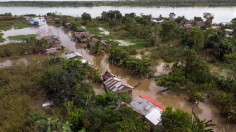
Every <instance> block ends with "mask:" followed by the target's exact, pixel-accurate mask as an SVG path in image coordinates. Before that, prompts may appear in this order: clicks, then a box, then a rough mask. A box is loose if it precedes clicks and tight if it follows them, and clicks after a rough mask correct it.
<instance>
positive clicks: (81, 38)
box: [72, 32, 91, 43]
mask: <svg viewBox="0 0 236 132" xmlns="http://www.w3.org/2000/svg"><path fill="white" fill-rule="evenodd" d="M90 36H91V35H90V33H89V32H74V33H73V34H72V37H73V41H75V42H77V43H84V42H86V41H88V40H89V39H90Z"/></svg>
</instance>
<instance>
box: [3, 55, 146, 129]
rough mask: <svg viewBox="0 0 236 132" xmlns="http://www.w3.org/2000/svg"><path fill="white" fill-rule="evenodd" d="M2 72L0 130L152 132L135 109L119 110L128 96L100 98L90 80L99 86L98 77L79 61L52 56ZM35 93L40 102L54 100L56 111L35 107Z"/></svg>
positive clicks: (95, 72) (4, 69)
mask: <svg viewBox="0 0 236 132" xmlns="http://www.w3.org/2000/svg"><path fill="white" fill-rule="evenodd" d="M0 71H1V72H0V74H1V79H0V80H1V81H0V86H1V89H0V94H1V98H0V104H1V106H2V107H1V109H0V113H1V121H0V130H1V131H14V130H17V131H80V130H86V131H95V130H96V131H133V130H134V131H138V132H139V131H140V132H143V131H149V130H150V127H149V125H148V124H147V123H146V122H145V121H143V119H142V117H141V116H139V115H138V113H136V112H135V111H133V109H131V108H129V107H125V108H119V107H117V104H119V103H120V102H121V101H125V102H127V103H129V102H130V101H131V98H130V97H129V96H128V94H119V95H117V94H115V93H111V92H108V93H106V94H102V95H97V96H96V95H95V92H94V90H93V87H92V85H91V81H89V82H88V80H93V81H95V82H98V81H99V79H98V78H100V76H98V74H97V71H96V70H95V69H94V70H93V68H92V67H90V66H89V65H88V64H82V63H81V62H80V61H79V60H68V61H67V60H63V59H62V58H59V57H52V58H51V59H49V60H47V61H40V62H37V63H31V64H30V65H28V66H25V65H24V66H13V67H10V68H3V69H0ZM44 93H45V94H46V96H44ZM37 95H38V96H40V100H48V99H50V100H53V101H54V107H53V108H51V109H50V110H47V111H44V110H41V109H36V107H35V106H34V105H37V104H34V103H33V102H34V97H35V96H37ZM31 102H32V104H33V105H31ZM35 102H37V101H35ZM40 105H41V104H40ZM116 107H117V108H118V109H115V108H116Z"/></svg>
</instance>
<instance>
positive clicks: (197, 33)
mask: <svg viewBox="0 0 236 132" xmlns="http://www.w3.org/2000/svg"><path fill="white" fill-rule="evenodd" d="M181 41H182V44H183V45H186V46H188V47H189V48H194V49H196V50H201V49H202V48H203V44H204V34H203V32H202V30H201V29H199V28H192V29H189V30H187V31H186V32H185V34H184V35H183V37H182V40H181Z"/></svg>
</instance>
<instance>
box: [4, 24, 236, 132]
mask: <svg viewBox="0 0 236 132" xmlns="http://www.w3.org/2000/svg"><path fill="white" fill-rule="evenodd" d="M3 33H4V38H7V37H8V36H15V35H26V34H37V35H39V36H43V35H49V34H54V35H57V36H59V38H60V39H61V41H62V45H63V46H64V47H66V49H68V50H69V51H78V52H80V53H81V54H82V55H83V58H84V59H86V60H88V61H89V62H90V63H91V64H93V65H95V66H97V67H101V68H102V69H103V71H105V70H109V71H111V72H112V73H113V74H114V75H117V76H118V77H119V78H121V79H122V80H124V81H126V82H127V83H128V84H130V85H132V86H135V85H136V84H137V83H140V85H139V86H138V87H137V88H135V89H134V91H133V97H134V98H135V97H136V96H138V95H144V96H149V97H151V98H153V99H155V100H157V101H158V102H160V103H161V104H163V105H165V106H172V107H173V108H175V109H177V108H178V109H182V110H184V111H187V112H189V113H191V108H192V104H191V103H189V102H188V101H187V99H186V96H184V95H175V94H168V93H163V94H158V92H159V91H161V90H163V89H164V88H162V87H159V86H157V85H156V84H155V82H154V81H153V80H151V79H143V78H137V77H135V76H131V75H129V74H127V72H126V71H125V70H124V69H123V68H121V67H117V66H114V65H110V64H109V63H108V62H107V60H106V58H107V56H106V55H104V56H92V55H90V54H89V52H88V51H87V50H85V49H84V46H83V45H82V44H75V43H74V42H72V41H71V38H70V32H67V31H65V30H64V29H63V28H61V27H54V26H50V25H47V24H45V25H43V26H40V27H29V28H24V29H11V30H8V31H4V32H3ZM8 41H9V40H8ZM2 44H6V42H4V43H2ZM23 62H25V61H23ZM1 63H2V65H12V63H13V62H11V61H9V60H8V59H6V60H5V61H4V60H2V61H1ZM161 65H162V66H160V67H157V69H158V70H159V71H158V72H159V73H157V74H164V73H165V71H164V69H165V68H163V66H164V64H161ZM94 87H95V91H96V93H97V94H99V93H103V92H104V90H103V88H102V86H101V85H99V84H96V85H94ZM194 111H195V113H196V114H198V116H199V117H200V118H201V119H206V120H210V119H212V120H213V121H214V123H216V124H217V125H216V127H215V128H214V129H215V131H222V132H234V131H235V130H236V125H231V124H226V123H225V122H224V120H223V118H221V117H220V114H219V111H218V110H217V109H216V107H215V106H213V105H211V104H210V103H208V102H203V103H199V105H198V106H196V107H195V109H194Z"/></svg>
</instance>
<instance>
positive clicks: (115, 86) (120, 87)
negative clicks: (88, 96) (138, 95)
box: [103, 77, 133, 93]
mask: <svg viewBox="0 0 236 132" xmlns="http://www.w3.org/2000/svg"><path fill="white" fill-rule="evenodd" d="M103 84H104V85H105V87H106V88H107V89H108V90H111V91H113V92H116V93H121V92H125V91H130V90H133V87H132V86H130V85H128V84H125V83H124V82H122V81H121V80H120V79H119V78H117V77H110V78H109V79H107V80H106V81H104V82H103Z"/></svg>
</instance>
